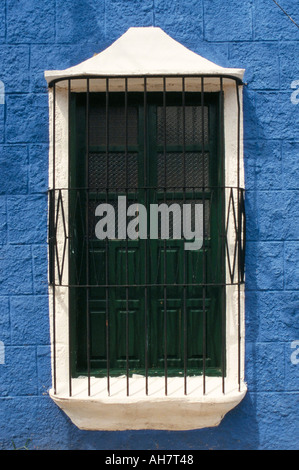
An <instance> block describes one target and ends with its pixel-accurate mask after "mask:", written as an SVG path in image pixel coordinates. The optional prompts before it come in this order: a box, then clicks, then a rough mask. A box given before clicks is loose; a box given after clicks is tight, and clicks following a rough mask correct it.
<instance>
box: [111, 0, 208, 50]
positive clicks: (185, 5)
mask: <svg viewBox="0 0 299 470" xmlns="http://www.w3.org/2000/svg"><path fill="white" fill-rule="evenodd" d="M112 3H113V2H112ZM119 3H121V2H119ZM135 3H140V2H135ZM202 3H203V2H202V0H199V1H198V2H197V5H196V9H195V8H194V2H193V0H186V1H184V2H181V1H180V0H174V1H171V0H166V1H164V0H156V1H155V3H154V18H155V25H156V26H159V27H160V28H162V29H163V30H164V31H165V32H166V33H167V34H169V35H170V36H171V37H173V38H174V39H176V40H177V41H179V42H182V43H183V44H184V45H186V47H189V45H190V44H194V45H195V44H197V45H198V41H199V40H200V39H202V38H203V6H202ZM148 16H149V20H150V16H151V12H150V9H149V12H148Z"/></svg>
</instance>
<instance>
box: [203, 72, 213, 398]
mask: <svg viewBox="0 0 299 470" xmlns="http://www.w3.org/2000/svg"><path fill="white" fill-rule="evenodd" d="M201 133H202V137H201V139H202V148H201V154H202V173H203V175H202V181H203V182H202V186H203V188H202V189H203V254H202V284H203V287H202V323H203V338H202V376H203V394H204V395H205V393H206V348H207V344H206V343H207V338H206V282H207V281H206V244H205V241H206V227H205V222H206V215H205V112H204V78H203V77H202V78H201ZM210 211H211V208H210Z"/></svg>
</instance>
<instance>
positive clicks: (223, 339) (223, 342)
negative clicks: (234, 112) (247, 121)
mask: <svg viewBox="0 0 299 470" xmlns="http://www.w3.org/2000/svg"><path fill="white" fill-rule="evenodd" d="M219 101H220V103H219V107H220V113H219V114H220V135H221V137H220V159H221V163H220V165H221V168H222V165H223V164H224V154H223V142H224V135H223V132H224V126H223V122H224V121H223V79H222V77H220V100H219ZM224 186H225V185H224ZM223 192H224V195H221V196H222V197H221V205H222V204H223V201H224V204H225V189H223ZM221 213H222V217H221V221H222V223H221V233H222V231H223V229H224V217H223V215H224V210H223V209H222V210H221ZM223 242H224V240H222V238H221V252H223V245H224V243H223ZM221 270H222V284H224V283H225V279H224V276H225V272H224V259H223V258H221ZM221 290H222V292H221V298H222V299H223V297H224V294H225V288H224V287H221ZM221 305H222V308H221V357H222V364H221V369H222V393H223V394H224V393H225V351H226V328H225V317H226V315H225V307H224V301H223V302H221Z"/></svg>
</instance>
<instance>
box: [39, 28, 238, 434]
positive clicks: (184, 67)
mask: <svg viewBox="0 0 299 470" xmlns="http://www.w3.org/2000/svg"><path fill="white" fill-rule="evenodd" d="M125 51H128V54H127V56H126V53H125ZM243 73H244V70H242V69H240V70H239V69H224V68H222V67H219V66H217V65H215V64H213V63H211V62H209V61H207V60H206V59H203V58H202V57H200V56H198V55H197V54H194V53H193V52H191V51H188V50H187V49H186V48H184V47H183V46H181V45H179V44H178V43H176V42H175V41H173V40H172V39H171V38H169V36H167V35H166V34H165V33H164V32H163V31H162V30H160V28H130V29H129V30H128V32H127V33H126V34H125V35H124V36H123V37H122V38H120V39H119V40H118V41H116V42H115V43H114V44H113V45H112V46H111V47H110V48H108V49H107V50H106V51H104V52H102V53H101V54H98V55H97V56H95V57H93V58H92V59H89V60H88V61H85V62H83V63H82V64H80V65H79V66H76V67H73V68H71V69H67V70H65V71H58V72H57V71H54V72H53V71H50V72H46V79H47V81H48V83H49V85H50V86H49V116H50V125H49V129H50V131H49V132H50V151H49V187H50V188H52V182H53V181H54V179H55V186H56V188H65V189H68V184H69V183H68V181H69V175H68V157H67V156H68V155H69V134H68V130H69V109H68V106H69V93H70V91H72V92H80V91H81V92H82V91H83V92H84V91H85V90H86V77H89V87H90V92H91V93H92V92H93V91H103V90H104V86H105V78H104V77H109V81H110V91H111V92H113V90H115V91H116V90H117V91H119V90H123V86H124V80H123V79H122V76H123V77H127V76H130V77H131V78H130V81H129V86H130V87H131V88H130V90H132V91H139V90H141V91H143V85H144V78H143V77H144V76H146V77H147V91H148V92H150V91H151V90H152V91H154V90H155V91H156V90H160V89H161V76H164V75H165V76H166V75H167V90H180V89H181V78H179V77H178V75H180V76H181V75H184V77H186V78H185V83H186V91H200V90H201V80H199V79H197V78H196V76H198V77H200V76H204V90H205V91H209V92H217V93H218V92H220V91H222V92H223V109H224V116H223V122H224V155H225V186H227V187H237V185H239V187H241V188H244V171H243V147H242V145H240V144H242V141H243V124H242V123H243V108H242V83H241V82H242V77H243ZM116 76H117V77H119V78H115V77H116ZM134 76H135V78H134ZM80 77H81V79H80ZM93 77H94V80H93ZM101 77H103V79H102V80H101ZM220 77H221V80H220ZM53 82H55V83H56V84H55V87H53V86H51V84H53ZM70 87H71V89H70ZM54 89H55V92H54ZM54 93H55V108H54V99H53V98H54ZM53 116H55V119H54V120H55V127H54V126H53V124H54V123H53ZM54 141H55V144H53V142H54ZM54 145H55V165H53V147H54ZM237 162H238V163H237ZM53 168H55V175H53ZM61 194H62V197H63V198H65V200H64V202H65V208H67V197H68V196H67V191H66V192H65V193H63V191H62V193H61ZM56 203H57V200H56ZM225 205H226V209H228V207H229V194H228V193H227V195H226V197H225ZM226 213H227V210H226ZM65 220H66V231H67V230H68V227H67V220H68V214H67V209H66V212H65ZM61 225H62V224H61ZM233 236H234V235H233V230H232V231H231V233H230V230H228V240H230V237H231V244H232V245H234V243H235V240H234V239H233ZM229 244H230V243H229ZM57 245H58V247H60V250H61V253H62V252H63V249H64V247H65V246H64V245H65V233H63V227H61V231H60V232H59V231H58V232H57ZM66 248H67V247H66ZM67 263H68V260H67V257H66V258H65V269H64V273H63V279H62V282H61V286H55V287H53V286H50V287H49V299H50V326H51V344H52V363H53V367H52V371H54V370H55V377H54V376H53V383H54V382H55V387H54V386H53V388H52V389H51V390H50V396H51V398H52V399H53V400H54V402H55V403H56V404H57V405H58V406H59V407H60V408H61V409H62V410H64V411H65V413H66V414H67V415H68V416H69V417H70V419H71V420H72V421H73V423H74V424H75V425H76V426H78V427H79V428H80V429H85V430H127V429H132V430H137V429H160V430H189V429H199V428H204V427H211V426H217V425H218V424H219V423H220V422H221V420H222V419H223V417H224V416H225V415H226V414H227V413H228V412H229V411H230V410H232V409H233V408H234V407H236V406H237V405H238V404H239V403H240V402H241V400H242V399H243V398H244V396H245V394H246V390H247V386H246V383H245V379H244V355H245V354H244V351H245V318H244V317H245V306H244V303H245V302H244V284H241V286H238V285H234V284H233V285H229V283H228V285H227V286H226V376H225V390H224V389H223V380H222V378H221V377H208V376H207V377H205V391H204V389H203V377H202V376H198V377H190V378H188V394H187V395H185V394H184V387H183V377H174V378H169V379H168V394H167V396H165V392H164V377H149V379H148V380H149V393H148V395H146V394H145V389H144V377H142V376H135V377H134V376H133V377H132V378H130V394H129V396H127V394H126V377H115V378H112V377H111V385H110V388H111V391H110V396H108V394H107V387H106V379H105V378H95V377H91V379H89V380H90V384H89V385H90V390H91V392H90V394H88V393H87V389H88V378H87V377H82V378H73V379H71V385H72V393H71V394H70V391H69V383H70V380H69V375H70V372H69V371H70V369H69V329H70V325H69V306H68V294H69V292H68V287H67V285H68V269H67ZM227 271H228V270H227ZM56 276H57V274H56ZM227 276H229V273H228V272H227ZM54 289H55V296H53V290H54ZM54 302H55V304H54ZM237 358H238V359H237ZM53 374H54V372H53Z"/></svg>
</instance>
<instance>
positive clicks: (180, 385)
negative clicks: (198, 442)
mask: <svg viewBox="0 0 299 470" xmlns="http://www.w3.org/2000/svg"><path fill="white" fill-rule="evenodd" d="M234 382H235V381H234ZM187 384H188V385H187V386H188V389H187V393H188V394H187V395H184V378H183V377H174V378H168V394H167V396H165V378H164V377H150V378H149V393H148V395H145V379H144V377H141V376H133V377H132V378H130V382H129V386H130V395H129V396H127V394H126V378H125V377H116V378H111V379H110V396H108V394H107V379H106V378H103V379H95V378H93V377H92V378H91V394H90V396H88V395H87V379H86V378H78V379H73V380H72V396H71V397H69V393H68V385H67V384H65V389H61V390H58V391H57V394H56V395H54V394H53V391H52V390H51V391H50V396H51V398H52V399H53V400H54V402H55V403H56V404H57V405H58V406H59V407H60V408H61V409H62V410H63V411H64V412H65V413H66V414H67V415H68V416H69V418H70V419H71V421H72V422H73V423H74V424H75V425H76V426H77V427H78V428H80V429H84V430H95V431H101V430H106V431H122V430H129V429H130V430H138V429H160V430H173V431H174V430H190V429H200V428H206V427H212V426H217V425H218V424H219V423H220V422H221V420H222V418H223V417H224V416H225V415H226V413H228V412H229V411H230V410H232V409H233V408H234V407H236V406H237V405H238V404H239V403H240V401H241V400H242V399H243V398H244V396H245V394H246V384H245V383H242V384H241V391H239V390H238V386H237V385H236V383H234V384H233V385H232V384H231V383H229V382H228V381H227V380H226V381H225V393H223V392H222V379H221V377H207V378H206V393H205V394H204V393H203V378H202V377H188V379H187Z"/></svg>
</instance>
